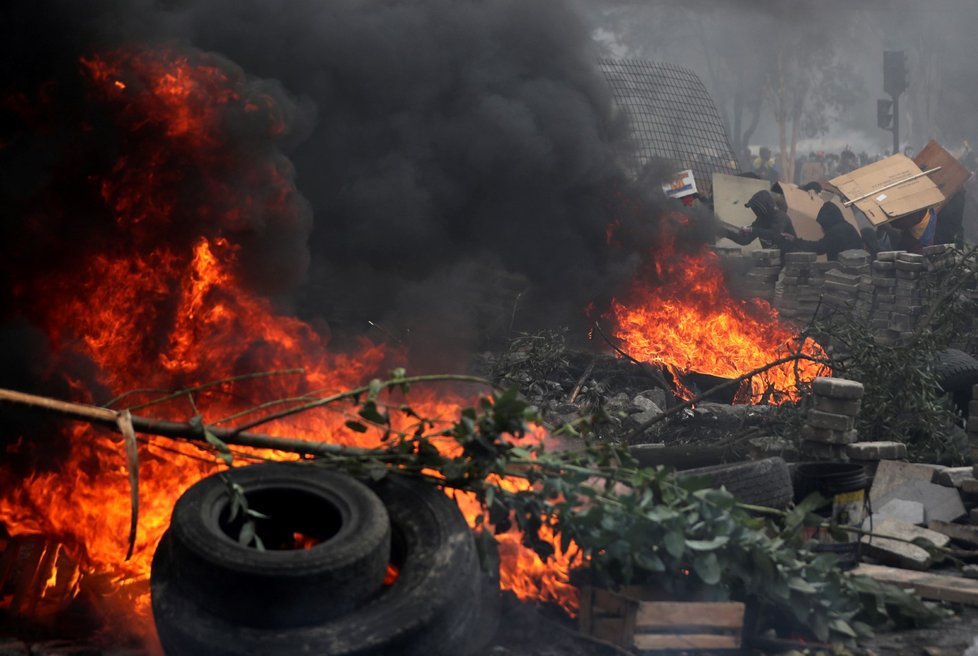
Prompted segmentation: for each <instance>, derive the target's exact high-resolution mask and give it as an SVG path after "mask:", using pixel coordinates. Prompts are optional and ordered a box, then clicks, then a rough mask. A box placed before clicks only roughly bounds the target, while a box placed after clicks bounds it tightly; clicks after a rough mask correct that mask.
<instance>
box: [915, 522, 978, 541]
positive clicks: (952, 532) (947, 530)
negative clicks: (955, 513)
mask: <svg viewBox="0 0 978 656" xmlns="http://www.w3.org/2000/svg"><path fill="white" fill-rule="evenodd" d="M927 528H929V529H930V530H932V531H937V532H938V533H943V534H944V535H946V536H948V537H949V538H951V539H952V540H956V541H958V542H963V543H965V544H967V545H970V546H972V547H978V527H976V526H968V525H967V524H953V523H951V522H942V521H940V520H936V519H935V520H931V521H929V522H927Z"/></svg>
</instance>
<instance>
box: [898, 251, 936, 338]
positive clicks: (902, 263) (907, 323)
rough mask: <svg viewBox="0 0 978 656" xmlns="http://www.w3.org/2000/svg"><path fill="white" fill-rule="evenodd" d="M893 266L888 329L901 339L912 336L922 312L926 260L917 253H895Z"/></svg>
mask: <svg viewBox="0 0 978 656" xmlns="http://www.w3.org/2000/svg"><path fill="white" fill-rule="evenodd" d="M894 266H895V269H896V286H895V287H894V290H893V295H894V302H893V312H892V313H891V314H890V330H891V331H896V332H897V333H899V336H900V339H901V341H902V340H906V339H909V338H911V337H913V331H914V329H915V328H916V327H917V320H918V319H919V318H920V317H921V315H923V313H924V290H923V280H922V278H923V276H924V273H925V272H926V271H927V260H926V258H925V257H924V256H923V255H918V254H917V253H897V256H896V261H895V262H894Z"/></svg>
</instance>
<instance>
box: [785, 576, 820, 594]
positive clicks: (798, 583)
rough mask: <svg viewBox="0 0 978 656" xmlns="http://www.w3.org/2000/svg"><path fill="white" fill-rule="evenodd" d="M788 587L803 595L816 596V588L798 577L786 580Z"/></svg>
mask: <svg viewBox="0 0 978 656" xmlns="http://www.w3.org/2000/svg"><path fill="white" fill-rule="evenodd" d="M788 587H789V588H791V589H792V590H795V591H796V592H802V593H805V594H817V593H818V588H816V587H815V586H813V585H812V584H811V583H809V582H808V581H806V580H805V579H803V578H801V577H800V576H793V577H791V578H789V579H788Z"/></svg>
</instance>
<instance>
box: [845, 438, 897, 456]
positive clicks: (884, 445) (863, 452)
mask: <svg viewBox="0 0 978 656" xmlns="http://www.w3.org/2000/svg"><path fill="white" fill-rule="evenodd" d="M846 453H847V454H848V455H849V457H850V458H852V459H853V460H902V459H904V458H906V457H907V445H906V444H904V443H903V442H855V443H853V444H850V445H849V446H848V447H847V449H846Z"/></svg>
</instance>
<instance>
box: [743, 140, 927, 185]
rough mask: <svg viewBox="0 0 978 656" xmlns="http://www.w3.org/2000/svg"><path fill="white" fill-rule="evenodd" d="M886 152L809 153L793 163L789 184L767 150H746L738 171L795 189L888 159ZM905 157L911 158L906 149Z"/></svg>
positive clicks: (769, 150)
mask: <svg viewBox="0 0 978 656" xmlns="http://www.w3.org/2000/svg"><path fill="white" fill-rule="evenodd" d="M889 154H890V153H889V152H886V153H877V154H876V155H870V154H869V153H867V152H866V151H861V152H859V153H856V152H855V151H853V150H852V149H850V148H848V147H846V148H844V149H843V150H842V151H841V152H839V153H826V152H825V151H824V150H819V151H814V150H813V151H810V152H809V153H808V155H802V156H799V157H798V159H796V160H795V166H794V175H793V176H792V179H791V180H784V179H782V176H781V167H780V165H779V164H778V158H777V157H775V156H774V155H773V154H772V153H771V149H770V148H768V147H767V146H761V147H760V148H759V149H758V151H757V154H756V155H755V154H754V153H753V151H752V150H751V149H750V148H748V149H747V150H746V151H745V153H744V156H743V158H742V161H741V162H740V168H741V170H742V171H753V172H754V173H755V174H757V176H758V177H759V178H763V179H765V180H770V181H771V182H772V183H775V182H779V181H781V182H794V183H795V184H796V185H803V184H805V183H808V182H818V181H819V180H828V179H830V178H834V177H836V176H839V175H843V174H845V173H849V172H850V171H855V170H856V169H858V168H861V167H863V166H866V165H867V164H872V163H873V162H877V161H879V160H881V159H883V158H884V157H888V156H889ZM904 154H905V155H908V156H913V153H912V152H911V151H910V149H909V148H907V149H906V150H905V151H904Z"/></svg>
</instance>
